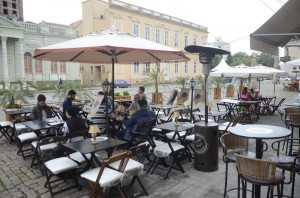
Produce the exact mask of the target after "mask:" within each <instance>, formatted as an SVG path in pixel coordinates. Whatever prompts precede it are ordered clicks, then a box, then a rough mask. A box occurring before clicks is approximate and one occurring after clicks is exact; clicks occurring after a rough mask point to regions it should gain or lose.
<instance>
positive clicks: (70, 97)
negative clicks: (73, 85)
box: [63, 89, 76, 120]
mask: <svg viewBox="0 0 300 198" xmlns="http://www.w3.org/2000/svg"><path fill="white" fill-rule="evenodd" d="M75 96H76V91H74V90H73V89H71V90H70V91H69V92H68V96H67V97H66V98H65V100H64V102H63V115H64V118H63V120H66V110H67V108H68V107H72V100H74V99H75Z"/></svg>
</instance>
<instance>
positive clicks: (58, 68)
mask: <svg viewBox="0 0 300 198" xmlns="http://www.w3.org/2000/svg"><path fill="white" fill-rule="evenodd" d="M59 78H60V62H57V80H59Z"/></svg>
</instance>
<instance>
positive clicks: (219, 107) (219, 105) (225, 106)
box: [217, 103, 228, 112]
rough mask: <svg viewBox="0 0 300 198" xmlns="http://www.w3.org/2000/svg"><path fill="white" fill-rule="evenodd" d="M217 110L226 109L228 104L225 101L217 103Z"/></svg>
mask: <svg viewBox="0 0 300 198" xmlns="http://www.w3.org/2000/svg"><path fill="white" fill-rule="evenodd" d="M217 108H218V111H226V112H227V111H228V104H226V103H217Z"/></svg>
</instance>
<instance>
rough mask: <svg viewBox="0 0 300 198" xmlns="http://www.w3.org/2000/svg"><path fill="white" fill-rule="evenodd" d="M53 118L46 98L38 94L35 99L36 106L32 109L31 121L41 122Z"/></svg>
mask: <svg viewBox="0 0 300 198" xmlns="http://www.w3.org/2000/svg"><path fill="white" fill-rule="evenodd" d="M51 117H54V116H53V113H52V110H51V108H50V107H49V106H48V105H47V104H46V96H45V95H43V94H39V95H38V97H37V105H36V106H35V107H33V109H32V112H31V118H32V119H33V120H43V119H46V118H51Z"/></svg>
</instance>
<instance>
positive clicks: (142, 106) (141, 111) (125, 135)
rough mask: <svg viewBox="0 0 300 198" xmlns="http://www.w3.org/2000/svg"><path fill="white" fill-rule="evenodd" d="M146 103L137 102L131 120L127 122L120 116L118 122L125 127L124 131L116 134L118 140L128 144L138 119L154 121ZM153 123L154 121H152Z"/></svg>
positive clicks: (153, 116) (153, 115) (143, 101)
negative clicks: (136, 108)
mask: <svg viewBox="0 0 300 198" xmlns="http://www.w3.org/2000/svg"><path fill="white" fill-rule="evenodd" d="M147 106H148V103H147V101H146V100H139V101H138V111H137V112H135V113H134V114H132V116H131V118H130V119H128V120H124V117H122V116H120V117H119V118H118V120H122V123H123V125H124V126H125V127H126V131H125V132H124V131H123V132H120V133H119V134H117V137H118V138H119V139H123V140H126V141H128V142H130V141H131V140H132V137H131V135H130V132H131V131H132V130H133V128H134V126H135V125H136V124H137V123H138V122H139V120H140V118H145V117H147V118H149V119H150V120H152V118H153V119H155V118H156V116H155V114H154V112H152V111H149V110H147ZM154 121H155V120H154ZM153 123H155V122H153Z"/></svg>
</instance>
